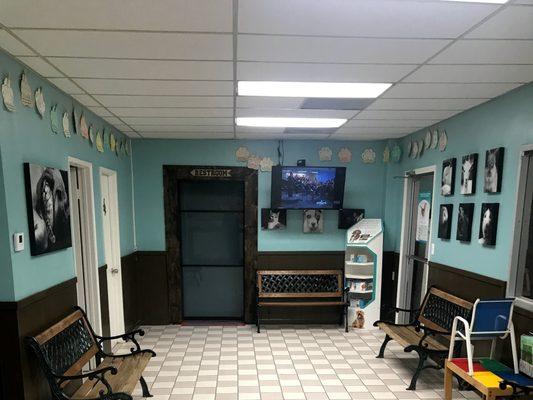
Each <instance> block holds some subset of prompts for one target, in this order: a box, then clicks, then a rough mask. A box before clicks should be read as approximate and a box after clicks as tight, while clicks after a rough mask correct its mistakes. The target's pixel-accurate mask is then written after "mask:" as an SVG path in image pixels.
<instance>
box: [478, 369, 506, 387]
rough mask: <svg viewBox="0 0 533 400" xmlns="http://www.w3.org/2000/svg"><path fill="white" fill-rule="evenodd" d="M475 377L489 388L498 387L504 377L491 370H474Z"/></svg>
mask: <svg viewBox="0 0 533 400" xmlns="http://www.w3.org/2000/svg"><path fill="white" fill-rule="evenodd" d="M474 379H475V380H476V381H478V382H479V383H481V384H483V385H484V386H486V387H488V388H497V387H499V385H500V382H501V381H502V378H500V377H499V376H498V375H496V374H493V373H492V372H490V371H479V372H474Z"/></svg>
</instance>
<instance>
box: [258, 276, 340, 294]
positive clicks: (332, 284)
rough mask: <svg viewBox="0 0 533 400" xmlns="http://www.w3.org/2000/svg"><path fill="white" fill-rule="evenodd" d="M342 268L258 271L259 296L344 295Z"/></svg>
mask: <svg viewBox="0 0 533 400" xmlns="http://www.w3.org/2000/svg"><path fill="white" fill-rule="evenodd" d="M342 281H343V276H342V271H341V270H335V269H332V270H274V271H270V270H263V271H257V291H258V296H259V298H274V297H287V298H314V297H341V296H342V295H343V282H342Z"/></svg>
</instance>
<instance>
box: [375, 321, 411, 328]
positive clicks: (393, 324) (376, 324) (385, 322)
mask: <svg viewBox="0 0 533 400" xmlns="http://www.w3.org/2000/svg"><path fill="white" fill-rule="evenodd" d="M380 323H383V324H387V325H390V326H414V327H417V326H418V322H417V321H414V322H409V323H408V324H396V323H394V322H391V321H387V320H384V319H378V320H377V321H376V322H374V323H373V324H372V325H373V326H378V324H380Z"/></svg>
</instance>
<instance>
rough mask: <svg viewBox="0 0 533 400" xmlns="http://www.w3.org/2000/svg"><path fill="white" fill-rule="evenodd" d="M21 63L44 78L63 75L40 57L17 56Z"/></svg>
mask: <svg viewBox="0 0 533 400" xmlns="http://www.w3.org/2000/svg"><path fill="white" fill-rule="evenodd" d="M17 58H18V59H19V60H20V61H21V62H22V63H24V64H26V65H27V66H28V67H30V68H31V69H33V70H34V71H35V72H37V73H38V74H39V75H41V76H42V77H44V78H63V77H64V75H63V74H62V73H61V72H60V71H58V70H57V69H56V68H54V67H53V66H52V65H50V64H48V63H47V62H46V61H44V60H43V59H42V58H41V57H17Z"/></svg>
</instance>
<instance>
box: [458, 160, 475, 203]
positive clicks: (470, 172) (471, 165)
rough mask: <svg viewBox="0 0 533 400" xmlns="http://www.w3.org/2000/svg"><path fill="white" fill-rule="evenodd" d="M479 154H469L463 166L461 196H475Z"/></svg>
mask: <svg viewBox="0 0 533 400" xmlns="http://www.w3.org/2000/svg"><path fill="white" fill-rule="evenodd" d="M477 159H478V154H477V153H474V154H468V155H466V156H464V157H463V162H462V164H461V194H466V195H468V194H475V193H476V180H477Z"/></svg>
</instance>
